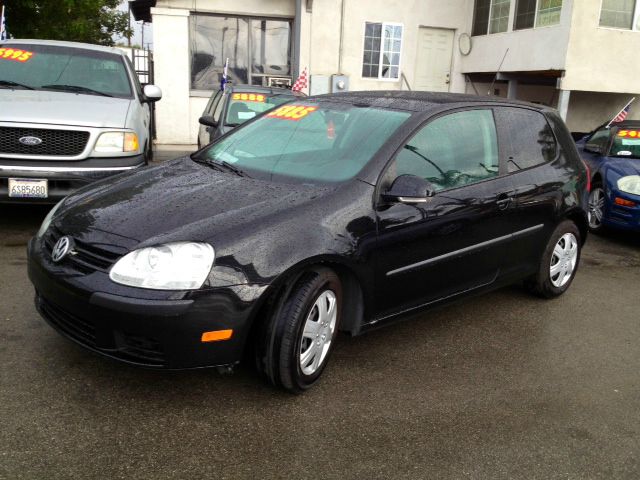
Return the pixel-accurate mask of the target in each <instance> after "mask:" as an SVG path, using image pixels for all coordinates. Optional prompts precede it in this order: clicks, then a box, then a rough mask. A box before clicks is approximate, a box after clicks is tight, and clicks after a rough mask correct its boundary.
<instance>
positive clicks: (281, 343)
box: [256, 268, 342, 393]
mask: <svg viewBox="0 0 640 480" xmlns="http://www.w3.org/2000/svg"><path fill="white" fill-rule="evenodd" d="M341 313H342V286H341V284H340V279H339V278H338V276H337V275H336V274H335V273H334V272H333V271H332V270H329V269H327V268H320V269H317V270H314V271H310V272H307V273H305V274H303V275H302V276H301V277H300V279H299V280H298V281H297V282H296V284H295V285H294V287H293V288H292V289H291V291H290V292H289V293H288V295H287V297H286V298H283V299H281V301H280V302H278V303H277V306H276V308H274V311H273V312H272V314H271V316H270V318H269V319H268V322H267V324H266V326H265V327H266V328H264V329H263V330H262V332H261V334H260V336H259V338H258V339H257V341H258V345H257V347H258V348H257V351H256V355H257V358H256V361H257V362H256V363H257V365H258V369H259V370H261V373H263V374H264V375H265V376H266V378H268V379H269V381H270V382H271V383H272V384H273V385H275V386H278V387H281V388H284V389H285V390H287V391H289V392H292V393H301V392H303V391H305V390H307V389H308V388H310V387H311V386H312V385H313V384H315V383H316V382H317V381H318V379H319V378H320V376H321V375H322V372H323V370H324V368H325V367H326V365H327V362H328V360H329V356H330V354H331V351H332V350H333V345H334V344H335V339H336V336H337V334H338V327H339V325H340V317H341Z"/></svg>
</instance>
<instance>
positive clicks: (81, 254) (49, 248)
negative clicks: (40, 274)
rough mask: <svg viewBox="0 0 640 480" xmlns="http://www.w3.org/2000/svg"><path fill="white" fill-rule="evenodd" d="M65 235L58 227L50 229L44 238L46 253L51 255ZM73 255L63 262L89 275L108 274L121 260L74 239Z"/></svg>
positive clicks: (115, 255) (115, 254) (116, 254)
mask: <svg viewBox="0 0 640 480" xmlns="http://www.w3.org/2000/svg"><path fill="white" fill-rule="evenodd" d="M62 236H64V234H63V233H62V232H61V231H60V230H59V229H58V228H56V227H53V226H52V227H50V228H49V231H48V232H47V233H46V235H45V237H44V246H45V251H46V252H47V253H48V254H49V255H51V253H52V252H53V247H54V245H55V244H56V242H57V241H58V240H59V239H60V237H62ZM74 244H75V246H74V248H73V255H67V257H66V258H65V259H64V260H63V261H64V262H68V263H69V264H70V265H72V266H73V268H74V269H75V270H78V271H79V272H81V273H85V274H89V273H93V272H96V271H99V272H108V271H109V269H110V268H111V266H112V265H113V264H114V263H115V262H116V261H117V260H118V258H120V256H121V255H120V254H118V253H115V252H110V251H108V250H105V249H103V248H99V247H96V246H93V245H88V244H86V243H84V242H80V241H78V240H76V239H74Z"/></svg>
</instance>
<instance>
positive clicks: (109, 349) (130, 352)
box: [36, 295, 167, 367]
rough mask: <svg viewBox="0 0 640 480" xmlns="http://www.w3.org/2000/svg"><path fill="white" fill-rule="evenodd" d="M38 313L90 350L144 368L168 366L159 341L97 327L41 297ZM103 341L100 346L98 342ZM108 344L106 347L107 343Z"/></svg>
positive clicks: (38, 298)
mask: <svg viewBox="0 0 640 480" xmlns="http://www.w3.org/2000/svg"><path fill="white" fill-rule="evenodd" d="M36 301H37V304H38V310H40V313H42V315H43V316H44V317H45V318H46V319H47V321H49V323H51V324H52V325H53V326H54V327H56V328H57V329H58V330H60V331H61V332H62V333H64V334H66V335H67V336H68V337H70V338H72V339H73V340H75V341H76V342H77V343H79V344H80V345H83V346H85V347H87V348H89V349H90V350H94V351H97V352H99V353H104V354H105V355H109V356H110V357H113V358H117V359H120V360H123V361H125V362H130V363H135V364H138V365H143V366H145V367H165V366H166V365H167V362H166V356H165V353H164V349H163V348H162V345H161V344H160V342H159V341H158V340H157V339H155V338H153V337H148V336H145V335H138V334H133V333H130V332H121V331H114V330H110V329H109V328H108V327H102V329H101V330H99V332H100V333H99V334H98V327H97V326H96V325H95V324H94V323H93V322H92V321H90V320H86V319H81V318H79V317H78V316H76V315H73V314H72V313H70V312H67V311H66V310H64V309H63V308H61V307H59V306H57V305H54V304H53V303H51V302H49V301H48V300H46V299H45V298H44V297H42V296H41V295H38V296H37V300H36ZM97 338H100V339H101V340H100V343H98V341H97V340H96V339H97ZM105 343H106V344H108V346H105V345H104V344H105Z"/></svg>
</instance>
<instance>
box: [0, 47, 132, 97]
mask: <svg viewBox="0 0 640 480" xmlns="http://www.w3.org/2000/svg"><path fill="white" fill-rule="evenodd" d="M0 88H24V89H34V90H55V91H69V92H74V93H81V94H88V95H100V96H110V97H119V98H132V93H131V84H130V82H129V77H128V75H127V70H126V68H125V66H124V62H123V61H122V57H121V56H120V55H117V54H114V53H108V52H100V51H95V50H84V49H80V48H70V47H61V46H53V45H31V44H22V43H21V44H11V43H2V44H0Z"/></svg>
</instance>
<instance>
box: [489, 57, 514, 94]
mask: <svg viewBox="0 0 640 480" xmlns="http://www.w3.org/2000/svg"><path fill="white" fill-rule="evenodd" d="M507 53H509V49H508V48H507V51H506V52H504V57H502V61H501V62H500V65H499V66H498V70H497V71H496V74H495V75H494V76H493V81H492V82H491V86H490V87H489V90H488V91H487V95H491V92H492V90H493V86H494V85H495V83H496V80H497V78H498V74H499V73H500V69H501V68H502V64H503V63H504V59H505V58H507Z"/></svg>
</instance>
